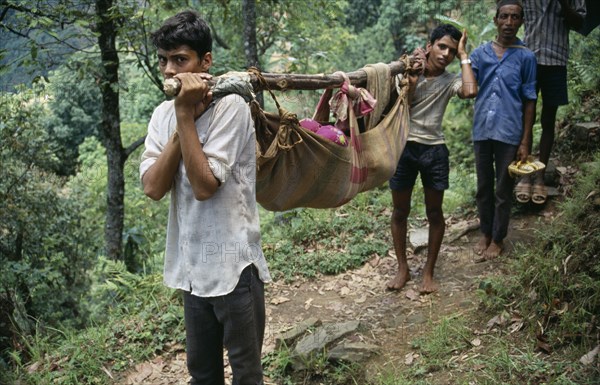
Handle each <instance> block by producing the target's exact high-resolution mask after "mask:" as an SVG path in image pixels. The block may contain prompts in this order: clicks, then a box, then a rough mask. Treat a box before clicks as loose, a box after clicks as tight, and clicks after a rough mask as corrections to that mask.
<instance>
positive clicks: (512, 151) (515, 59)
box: [471, 0, 537, 260]
mask: <svg viewBox="0 0 600 385" xmlns="http://www.w3.org/2000/svg"><path fill="white" fill-rule="evenodd" d="M523 16H524V15H523V5H522V3H521V1H520V0H500V1H498V2H497V11H496V16H495V17H494V24H495V25H496V27H497V30H498V35H497V36H496V39H495V40H494V41H492V42H489V43H486V44H483V45H481V46H480V47H478V48H477V49H475V50H474V51H473V53H472V55H471V61H472V68H473V72H474V74H475V78H476V79H477V83H478V84H479V94H478V96H477V99H476V101H475V116H474V119H473V144H474V149H475V162H476V169H477V195H476V200H477V209H478V211H479V221H480V226H481V227H480V228H481V232H482V237H481V239H480V241H479V242H478V243H477V244H476V246H475V248H474V251H475V253H477V254H478V255H481V256H482V258H481V260H489V259H493V258H495V257H497V256H498V255H500V253H501V252H502V249H503V240H504V238H505V237H506V235H507V232H508V222H509V217H510V210H511V205H512V189H513V185H514V181H513V179H512V178H511V177H510V175H509V174H508V165H509V164H510V162H512V161H513V160H514V159H515V158H517V159H519V160H522V161H524V160H526V158H527V156H528V155H529V148H530V144H531V132H532V131H531V130H532V127H533V122H534V120H535V103H536V99H537V94H536V89H535V79H536V59H535V55H534V54H533V52H531V51H530V50H529V49H527V48H525V46H524V44H523V42H522V41H521V40H519V39H518V38H517V32H518V31H519V28H520V27H521V25H523ZM494 168H495V170H494ZM494 182H495V185H496V186H495V189H494Z"/></svg>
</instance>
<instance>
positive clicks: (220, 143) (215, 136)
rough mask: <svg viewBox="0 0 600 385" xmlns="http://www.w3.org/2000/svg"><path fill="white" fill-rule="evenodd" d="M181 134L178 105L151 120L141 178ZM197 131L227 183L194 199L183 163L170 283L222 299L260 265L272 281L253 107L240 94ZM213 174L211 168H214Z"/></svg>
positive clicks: (170, 235)
mask: <svg viewBox="0 0 600 385" xmlns="http://www.w3.org/2000/svg"><path fill="white" fill-rule="evenodd" d="M175 130H176V118H175V108H174V104H173V102H172V101H166V102H163V103H162V104H161V105H160V106H158V107H157V108H156V110H155V111H154V113H153V114H152V118H151V120H150V124H149V126H148V136H147V137H146V142H145V150H144V152H143V154H142V159H141V164H140V176H141V177H143V175H144V173H145V172H146V171H148V169H149V168H150V167H151V166H152V165H153V164H154V162H156V160H157V158H158V156H159V155H160V153H161V152H162V151H163V149H164V147H165V146H166V145H167V143H168V141H169V138H170V137H171V135H172V134H173V133H174V132H175ZM196 130H197V132H198V137H199V138H200V142H201V143H202V145H203V150H204V153H205V154H206V157H207V158H208V160H209V165H210V169H211V170H210V171H211V172H212V173H213V174H214V175H215V177H216V178H217V179H218V180H219V181H220V182H221V185H220V186H219V188H218V190H217V192H216V193H215V194H214V195H213V196H212V197H211V198H210V199H208V200H206V201H198V200H196V199H195V197H194V193H193V191H192V187H191V185H190V182H189V180H188V177H187V174H186V170H185V167H184V164H183V161H181V162H180V164H179V169H178V171H177V174H176V176H175V179H174V183H173V186H172V188H171V205H170V207H169V221H168V226H167V246H166V252H165V265H164V281H165V284H166V285H167V286H169V287H172V288H176V289H182V290H186V291H191V293H192V294H194V295H197V296H201V297H215V296H220V295H225V294H228V293H230V292H231V291H233V289H234V288H235V286H236V284H237V282H238V280H239V276H240V274H241V272H242V270H243V269H244V268H245V267H246V266H248V265H249V264H251V263H253V264H254V265H255V266H256V267H257V268H258V272H259V276H260V278H261V280H262V281H263V282H268V281H270V280H271V277H270V275H269V270H268V267H267V263H266V261H265V258H264V255H263V252H262V248H261V241H260V224H259V216H258V206H257V203H256V187H255V182H256V144H255V143H256V140H255V131H254V125H253V123H252V118H251V116H250V109H249V107H248V105H247V104H246V102H245V101H244V100H243V99H242V98H241V97H240V96H238V95H235V94H231V95H228V96H225V97H223V98H222V99H218V100H217V101H216V102H214V103H213V104H212V105H211V107H209V109H207V110H206V111H205V112H204V114H203V115H202V116H201V117H200V118H199V119H197V120H196ZM207 171H208V170H207Z"/></svg>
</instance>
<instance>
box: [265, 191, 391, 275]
mask: <svg viewBox="0 0 600 385" xmlns="http://www.w3.org/2000/svg"><path fill="white" fill-rule="evenodd" d="M385 207H391V197H390V193H389V191H388V190H387V189H386V188H382V189H379V190H374V191H369V192H366V193H362V194H359V195H358V196H357V197H355V198H354V199H353V200H352V201H351V202H350V203H347V204H346V205H344V206H342V207H340V208H337V209H328V210H323V209H319V210H317V209H297V210H292V211H289V212H286V213H283V214H273V213H267V212H261V223H262V232H263V245H264V250H265V255H266V257H267V261H268V262H269V267H270V269H271V271H272V274H273V275H274V277H275V278H276V279H277V278H283V279H286V280H291V279H293V278H294V277H295V276H296V275H301V276H308V277H312V276H315V275H316V274H318V273H323V274H338V273H340V272H343V271H345V270H347V269H350V268H355V267H358V266H360V265H362V264H363V263H364V262H365V261H367V260H369V259H370V258H372V257H373V256H374V255H380V256H383V255H386V254H387V250H388V249H389V247H390V244H391V243H390V241H389V235H388V233H389V222H388V221H381V220H380V218H379V215H380V214H381V212H380V210H384V209H385ZM390 213H391V211H390Z"/></svg>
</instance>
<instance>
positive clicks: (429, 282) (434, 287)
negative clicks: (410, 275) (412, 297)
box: [419, 276, 439, 294]
mask: <svg viewBox="0 0 600 385" xmlns="http://www.w3.org/2000/svg"><path fill="white" fill-rule="evenodd" d="M438 289H439V285H438V283H437V282H435V281H434V280H433V277H425V276H424V277H423V282H422V283H421V287H419V293H421V294H430V293H435V292H436V291H438Z"/></svg>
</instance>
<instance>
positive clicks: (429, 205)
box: [419, 188, 446, 294]
mask: <svg viewBox="0 0 600 385" xmlns="http://www.w3.org/2000/svg"><path fill="white" fill-rule="evenodd" d="M443 200H444V191H443V190H442V191H438V190H434V189H431V188H425V208H426V211H427V220H428V221H429V240H428V242H427V243H428V244H427V262H426V263H425V267H424V268H423V282H422V283H421V287H420V288H419V292H421V293H422V294H427V293H433V292H435V291H437V290H438V289H439V285H438V283H437V282H436V281H435V280H434V279H433V271H434V268H435V263H436V262H437V258H438V255H439V252H440V248H441V246H442V240H443V238H444V231H445V230H446V222H445V221H444V212H443V210H442V203H443Z"/></svg>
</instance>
